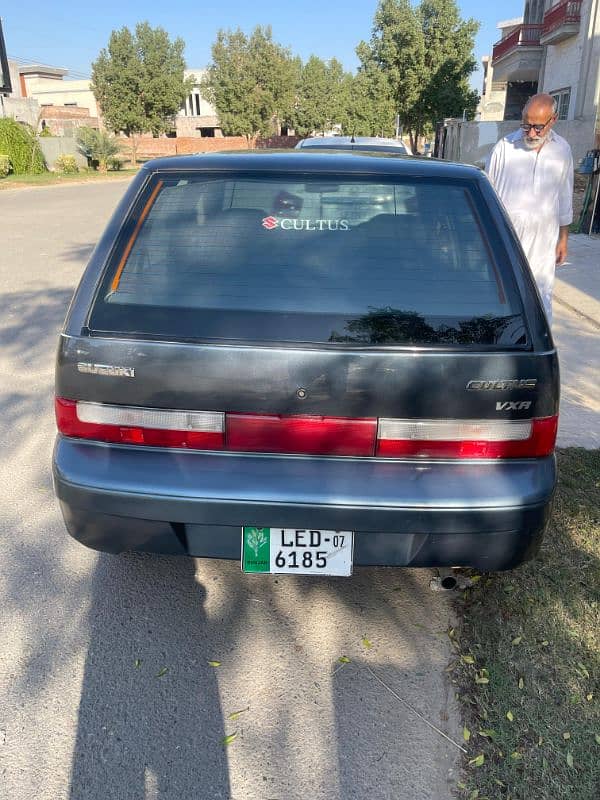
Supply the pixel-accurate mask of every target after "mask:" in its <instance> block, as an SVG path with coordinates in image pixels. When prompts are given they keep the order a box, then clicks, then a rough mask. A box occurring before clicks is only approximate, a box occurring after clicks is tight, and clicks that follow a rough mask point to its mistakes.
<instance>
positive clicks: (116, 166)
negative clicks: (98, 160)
mask: <svg viewBox="0 0 600 800" xmlns="http://www.w3.org/2000/svg"><path fill="white" fill-rule="evenodd" d="M124 163H125V159H124V158H123V157H122V156H111V158H109V159H108V162H107V165H108V168H109V169H112V170H115V171H118V170H120V169H123V164H124Z"/></svg>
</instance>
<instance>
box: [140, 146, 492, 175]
mask: <svg viewBox="0 0 600 800" xmlns="http://www.w3.org/2000/svg"><path fill="white" fill-rule="evenodd" d="M141 171H142V172H144V171H145V172H155V171H161V172H163V171H173V172H175V171H177V172H181V171H198V172H204V171H206V172H232V173H234V172H273V173H279V174H281V173H287V172H289V173H305V174H306V173H312V174H315V173H316V174H319V173H322V174H328V175H331V174H332V173H333V174H336V173H339V174H341V175H352V174H355V175H361V174H362V175H388V176H398V177H401V176H405V177H415V178H433V179H436V178H442V179H446V180H448V179H451V180H470V181H478V180H481V176H482V172H481V170H480V169H479V168H478V167H474V166H470V165H467V164H455V163H453V162H451V161H444V160H442V159H435V158H417V157H411V158H398V157H397V156H396V155H394V154H393V153H385V152H384V153H378V152H365V151H356V150H318V148H315V150H314V151H313V150H312V148H306V150H296V149H289V150H249V151H244V150H236V151H232V152H221V153H197V154H196V155H189V156H167V157H165V158H157V159H154V160H152V161H147V162H146V164H144V166H143V167H142V169H141Z"/></svg>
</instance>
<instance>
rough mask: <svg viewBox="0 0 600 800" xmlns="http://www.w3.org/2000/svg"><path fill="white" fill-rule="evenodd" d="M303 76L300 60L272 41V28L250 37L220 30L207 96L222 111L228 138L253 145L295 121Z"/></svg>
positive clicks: (208, 75) (204, 85)
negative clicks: (296, 101) (300, 75)
mask: <svg viewBox="0 0 600 800" xmlns="http://www.w3.org/2000/svg"><path fill="white" fill-rule="evenodd" d="M299 72H300V61H299V59H297V58H294V57H293V56H292V54H291V52H290V51H289V50H288V49H287V48H284V47H282V46H281V45H279V44H277V43H276V42H274V41H273V37H272V33H271V28H270V27H268V26H267V27H264V28H263V27H261V26H258V27H256V28H255V29H254V31H253V33H252V34H251V36H250V37H247V36H246V35H245V34H244V33H243V31H241V30H240V29H239V28H238V29H237V30H235V31H223V30H219V31H218V33H217V38H216V40H215V42H214V44H213V46H212V63H211V64H210V66H209V67H208V70H207V73H206V76H205V78H204V80H203V81H202V91H203V93H204V95H205V96H206V98H207V99H208V100H209V101H210V102H211V103H212V104H213V105H214V106H215V108H216V109H217V113H218V115H219V121H220V123H221V128H222V129H223V133H225V135H227V136H245V137H246V138H247V140H248V144H251V143H253V142H254V141H255V140H256V138H257V137H258V136H259V135H262V136H269V135H271V134H273V133H275V132H276V130H277V126H278V125H279V124H280V123H282V122H287V121H289V120H290V119H291V117H292V113H293V109H294V103H295V99H296V91H297V86H298V81H299Z"/></svg>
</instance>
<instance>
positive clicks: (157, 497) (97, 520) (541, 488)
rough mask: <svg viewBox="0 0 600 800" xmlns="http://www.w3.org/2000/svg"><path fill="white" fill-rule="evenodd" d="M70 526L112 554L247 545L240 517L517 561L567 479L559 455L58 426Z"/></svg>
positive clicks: (472, 562)
mask: <svg viewBox="0 0 600 800" xmlns="http://www.w3.org/2000/svg"><path fill="white" fill-rule="evenodd" d="M53 473H54V483H55V490H56V494H57V496H58V498H59V501H60V505H61V509H62V512H63V516H64V518H65V523H66V525H67V528H68V530H69V533H70V534H71V535H72V536H74V537H75V538H76V539H78V540H79V541H81V542H82V543H83V544H85V545H87V546H88V547H92V548H94V549H97V550H104V551H109V552H121V551H125V550H145V551H150V552H159V553H174V554H175V553H180V554H187V555H191V556H208V557H216V558H234V559H237V558H239V556H240V529H241V527H242V526H243V525H257V526H261V527H269V526H271V527H294V528H295V527H298V528H308V527H310V528H327V529H333V530H353V531H355V546H354V562H355V564H358V565H371V564H373V565H374V564H381V565H388V566H415V567H426V566H429V567H431V566H472V567H475V568H477V569H481V570H499V569H510V568H512V567H514V566H516V565H517V564H519V563H521V562H522V561H525V560H526V559H528V558H530V557H532V556H533V555H534V554H535V552H536V551H537V549H538V547H539V545H540V543H541V539H542V536H543V532H544V529H545V527H546V525H547V522H548V519H549V515H550V510H551V501H552V496H553V493H554V487H555V483H556V464H555V460H554V458H553V457H550V458H545V459H540V460H523V461H513V462H479V463H476V462H463V463H460V464H459V463H456V462H454V463H452V462H418V463H417V462H415V461H404V462H402V461H388V460H383V459H377V460H376V459H348V458H311V457H289V456H261V455H254V454H252V455H240V454H235V453H199V452H189V451H181V450H160V451H159V450H151V449H150V448H135V447H120V446H114V445H103V444H96V443H90V442H82V441H77V440H71V439H65V438H63V437H60V436H59V437H58V439H57V443H56V447H55V452H54V461H53Z"/></svg>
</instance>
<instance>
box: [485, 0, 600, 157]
mask: <svg viewBox="0 0 600 800" xmlns="http://www.w3.org/2000/svg"><path fill="white" fill-rule="evenodd" d="M599 6H600V0H562V1H561V2H558V3H556V2H554V0H527V2H526V3H525V8H524V13H523V17H522V18H519V19H514V20H508V21H506V22H501V23H499V24H498V28H499V29H500V31H501V38H500V39H499V41H497V42H496V44H495V45H494V47H493V53H492V55H491V56H485V57H484V58H483V59H482V62H483V70H484V85H483V93H482V98H481V103H480V108H479V111H480V119H481V120H482V121H499V120H518V119H520V116H521V111H522V108H523V105H524V103H525V102H526V100H527V98H528V97H530V96H531V95H532V94H535V93H536V92H548V93H549V94H551V95H553V96H554V97H555V98H556V101H557V104H558V114H559V119H561V120H565V121H568V120H580V121H582V122H585V123H589V124H590V125H591V126H592V127H594V126H595V124H596V120H597V115H598V96H599V93H600V10H599ZM590 146H591V143H590Z"/></svg>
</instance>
